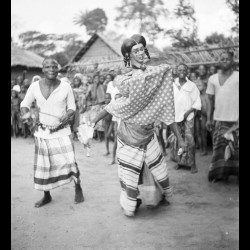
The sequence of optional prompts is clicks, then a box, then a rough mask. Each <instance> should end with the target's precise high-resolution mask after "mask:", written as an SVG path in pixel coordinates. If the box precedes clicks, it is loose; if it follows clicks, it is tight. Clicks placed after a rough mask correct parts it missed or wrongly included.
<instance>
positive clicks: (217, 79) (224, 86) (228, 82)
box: [206, 52, 239, 181]
mask: <svg viewBox="0 0 250 250" xmlns="http://www.w3.org/2000/svg"><path fill="white" fill-rule="evenodd" d="M233 67H234V61H233V53H232V52H223V53H222V54H221V56H220V70H219V71H218V73H217V74H214V75H212V76H210V78H209V80H208V86H207V90H206V93H207V94H208V115H207V124H206V125H207V129H208V130H209V131H213V157H212V162H211V164H210V167H209V172H208V180H209V181H218V180H226V179H227V178H228V177H229V176H230V175H236V176H239V128H238V125H239V72H238V71H234V69H233ZM212 120H214V124H213V122H212ZM228 130H229V131H228ZM225 134H231V138H232V139H231V140H228V138H227V136H225Z"/></svg>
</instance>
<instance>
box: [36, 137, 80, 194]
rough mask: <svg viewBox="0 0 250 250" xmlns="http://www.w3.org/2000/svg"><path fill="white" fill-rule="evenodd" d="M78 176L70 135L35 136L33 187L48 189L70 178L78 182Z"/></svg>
mask: <svg viewBox="0 0 250 250" xmlns="http://www.w3.org/2000/svg"><path fill="white" fill-rule="evenodd" d="M79 177H80V172H79V169H78V167H77V163H76V160H75V151H74V144H73V141H72V136H71V135H69V136H64V137H58V138H53V139H42V138H39V137H35V160H34V183H35V189H37V190H41V191H49V190H51V189H53V188H57V187H59V186H62V185H64V184H67V183H69V182H71V181H72V179H74V180H75V181H76V182H78V181H79Z"/></svg>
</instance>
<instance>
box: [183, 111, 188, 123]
mask: <svg viewBox="0 0 250 250" xmlns="http://www.w3.org/2000/svg"><path fill="white" fill-rule="evenodd" d="M188 116H189V112H188V111H187V112H186V113H185V114H184V121H185V120H187V118H188Z"/></svg>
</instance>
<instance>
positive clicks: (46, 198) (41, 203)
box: [35, 194, 52, 208]
mask: <svg viewBox="0 0 250 250" xmlns="http://www.w3.org/2000/svg"><path fill="white" fill-rule="evenodd" d="M51 201H52V197H51V195H50V194H45V195H44V197H43V198H42V199H41V200H40V201H38V202H36V203H35V207H37V208H38V207H42V206H44V205H46V204H48V203H50V202H51Z"/></svg>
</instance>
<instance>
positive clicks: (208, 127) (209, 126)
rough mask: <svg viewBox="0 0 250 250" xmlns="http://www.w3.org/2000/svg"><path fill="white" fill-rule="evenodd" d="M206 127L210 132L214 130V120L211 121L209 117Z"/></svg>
mask: <svg viewBox="0 0 250 250" xmlns="http://www.w3.org/2000/svg"><path fill="white" fill-rule="evenodd" d="M206 127H207V130H208V131H209V132H211V131H212V129H213V124H212V122H211V120H210V119H207V122H206Z"/></svg>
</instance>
